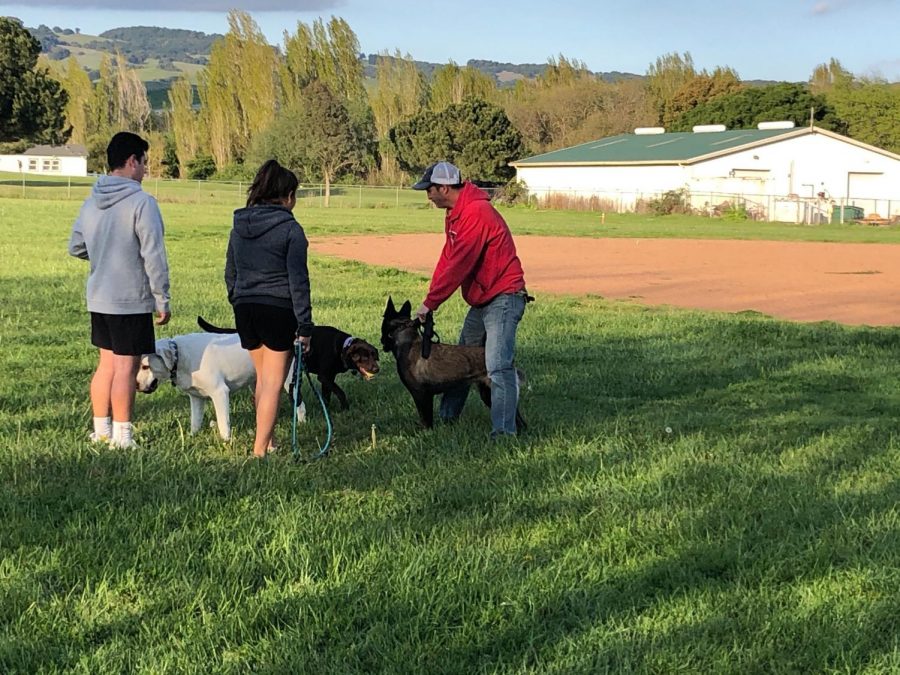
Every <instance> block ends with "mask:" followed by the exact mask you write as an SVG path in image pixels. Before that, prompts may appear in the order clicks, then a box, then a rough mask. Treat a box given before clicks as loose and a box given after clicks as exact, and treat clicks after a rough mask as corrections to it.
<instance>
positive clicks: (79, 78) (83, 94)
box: [61, 56, 94, 145]
mask: <svg viewBox="0 0 900 675" xmlns="http://www.w3.org/2000/svg"><path fill="white" fill-rule="evenodd" d="M61 82H62V86H63V89H65V90H66V93H68V95H69V101H68V103H66V123H67V124H68V125H69V126H70V127H71V128H72V135H71V136H70V137H69V140H70V141H71V142H72V143H78V144H80V145H86V144H87V139H88V135H89V134H90V131H91V128H90V124H89V120H90V103H91V97H92V95H93V93H94V88H93V85H92V84H91V80H90V78H89V77H88V74H87V73H86V72H85V70H84V68H82V67H81V65H80V64H79V63H78V61H77V60H76V59H75V57H74V56H70V57H69V59H68V62H67V64H66V72H65V75H64V76H63V78H62V80H61Z"/></svg>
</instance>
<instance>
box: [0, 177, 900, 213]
mask: <svg viewBox="0 0 900 675" xmlns="http://www.w3.org/2000/svg"><path fill="white" fill-rule="evenodd" d="M95 180H96V177H84V178H82V177H68V178H67V177H45V176H35V175H31V174H21V175H18V174H10V173H6V174H3V173H0V197H7V198H14V199H46V200H69V199H70V200H77V201H83V200H84V199H85V198H86V197H87V196H88V195H89V194H90V191H91V186H92V185H93V184H94V181H95ZM143 187H144V190H146V191H147V192H149V193H150V194H152V195H153V196H154V197H156V199H157V200H158V201H160V202H164V203H175V204H216V205H225V206H229V207H232V208H238V207H240V206H243V205H244V204H245V203H246V199H247V188H248V187H249V183H248V182H247V181H212V180H176V179H166V178H145V179H144V183H143ZM488 192H490V193H491V194H492V196H494V195H496V194H497V192H498V189H497V188H488ZM518 199H519V201H526V202H527V203H529V204H531V205H532V206H533V207H536V208H544V209H557V210H573V211H595V212H601V213H655V214H663V213H692V214H697V215H704V216H709V217H732V218H736V219H751V220H767V221H778V222H788V223H806V224H810V225H813V224H821V223H830V222H833V223H847V222H865V223H870V224H873V225H886V224H893V223H897V222H900V197H894V198H889V197H871V198H856V197H854V198H850V199H847V198H841V199H829V198H821V197H800V196H798V195H747V194H733V193H722V192H706V191H698V190H694V191H688V190H670V191H667V192H644V191H640V190H632V191H628V190H615V191H608V190H607V191H603V190H580V189H568V188H558V187H554V188H534V187H531V188H529V189H528V190H527V191H520V194H519V195H518ZM297 201H298V203H299V204H300V205H302V206H303V207H304V208H324V207H325V206H326V201H327V205H328V206H331V207H336V208H360V209H393V208H430V204H429V203H428V200H427V199H426V197H425V195H424V193H422V192H420V191H417V190H413V189H411V188H410V187H409V186H406V185H402V186H401V185H395V186H385V185H382V186H379V185H345V184H336V185H332V186H331V194H330V196H329V197H328V199H327V200H326V195H325V186H324V185H321V184H303V185H301V186H300V188H299V189H298V191H297Z"/></svg>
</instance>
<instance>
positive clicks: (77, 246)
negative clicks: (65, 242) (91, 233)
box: [69, 213, 88, 260]
mask: <svg viewBox="0 0 900 675" xmlns="http://www.w3.org/2000/svg"><path fill="white" fill-rule="evenodd" d="M69 255H71V256H75V257H76V258H81V259H82V260H87V259H88V252H87V244H85V243H84V232H83V231H82V229H81V214H80V213H79V214H78V217H77V218H76V219H75V223H74V224H73V225H72V234H71V235H70V236H69Z"/></svg>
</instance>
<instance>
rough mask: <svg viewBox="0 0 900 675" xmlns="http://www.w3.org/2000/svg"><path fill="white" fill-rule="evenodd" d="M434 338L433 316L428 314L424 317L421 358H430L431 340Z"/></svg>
mask: <svg viewBox="0 0 900 675" xmlns="http://www.w3.org/2000/svg"><path fill="white" fill-rule="evenodd" d="M433 337H434V314H432V313H431V312H428V314H426V315H425V325H424V327H423V328H422V358H423V359H427V358H428V357H429V356H431V338H433Z"/></svg>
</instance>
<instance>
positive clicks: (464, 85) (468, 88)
mask: <svg viewBox="0 0 900 675" xmlns="http://www.w3.org/2000/svg"><path fill="white" fill-rule="evenodd" d="M496 94H497V85H496V83H495V82H494V78H492V77H491V76H490V75H487V74H486V73H483V72H481V71H480V70H478V69H477V68H472V67H471V66H465V67H464V68H460V67H459V66H458V65H456V64H455V63H454V62H453V61H451V62H450V63H448V64H447V65H445V66H441V67H439V68H436V69H435V71H434V74H433V75H432V77H431V95H430V101H431V109H432V110H433V111H434V112H440V111H441V110H444V109H445V108H447V107H448V106H451V105H454V104H459V103H462V102H463V101H465V100H466V99H467V98H477V99H479V100H482V101H493V100H495V99H496Z"/></svg>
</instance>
